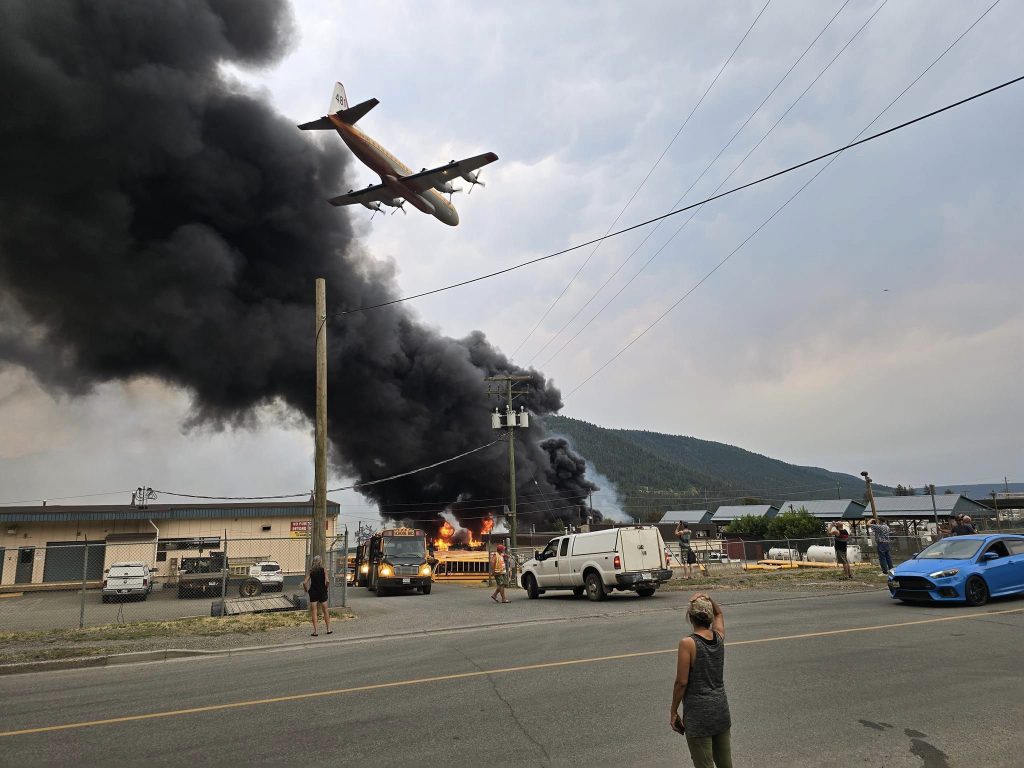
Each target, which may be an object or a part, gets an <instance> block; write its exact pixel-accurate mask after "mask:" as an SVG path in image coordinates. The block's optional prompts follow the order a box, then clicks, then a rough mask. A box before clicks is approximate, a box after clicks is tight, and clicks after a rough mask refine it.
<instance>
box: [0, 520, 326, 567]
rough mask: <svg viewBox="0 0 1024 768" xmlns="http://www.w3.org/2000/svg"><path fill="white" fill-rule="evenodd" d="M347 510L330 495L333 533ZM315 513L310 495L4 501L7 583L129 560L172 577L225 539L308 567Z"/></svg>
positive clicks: (1, 526) (0, 532) (243, 554)
mask: <svg viewBox="0 0 1024 768" xmlns="http://www.w3.org/2000/svg"><path fill="white" fill-rule="evenodd" d="M340 511H341V507H340V505H339V504H338V503H337V502H331V501H329V502H328V503H327V521H326V524H327V536H328V537H331V536H333V535H334V530H335V525H336V522H337V519H338V515H339V514H340ZM312 517H313V504H312V503H311V502H308V501H306V502H273V503H254V502H246V503H243V504H216V503H215V504H149V505H147V506H146V507H136V506H132V505H92V506H53V505H51V506H46V505H44V506H32V507H0V587H3V586H7V585H15V584H18V585H30V584H52V585H56V584H60V583H69V582H81V581H82V580H83V579H84V580H86V581H89V582H94V581H99V580H102V578H103V573H104V571H105V570H106V569H107V568H108V567H109V566H110V563H112V562H125V561H141V562H146V563H149V565H150V567H151V568H154V569H156V570H155V572H154V576H155V577H156V578H161V577H162V578H163V579H165V580H166V579H173V578H174V577H175V576H176V575H177V566H178V564H179V563H180V562H181V559H182V558H185V557H199V556H203V555H209V554H210V553H211V552H218V551H225V547H227V555H228V557H229V558H232V559H235V558H236V556H237V558H242V559H246V560H251V561H253V562H257V561H259V560H276V561H278V562H279V563H280V564H281V567H282V569H283V570H284V571H286V572H291V573H301V572H302V571H303V570H304V568H305V553H306V547H305V542H304V541H303V540H307V539H308V538H309V531H310V529H311V527H312ZM232 541H234V542H236V544H235V547H234V552H233V551H232V546H231V542H232ZM86 545H88V548H87V546H86Z"/></svg>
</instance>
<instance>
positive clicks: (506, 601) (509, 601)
mask: <svg viewBox="0 0 1024 768" xmlns="http://www.w3.org/2000/svg"><path fill="white" fill-rule="evenodd" d="M501 602H503V603H511V602H512V601H511V600H502V601H501Z"/></svg>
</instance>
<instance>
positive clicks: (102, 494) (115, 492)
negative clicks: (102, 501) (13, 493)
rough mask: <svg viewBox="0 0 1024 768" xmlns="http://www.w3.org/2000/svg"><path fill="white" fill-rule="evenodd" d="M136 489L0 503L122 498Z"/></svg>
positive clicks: (2, 504)
mask: <svg viewBox="0 0 1024 768" xmlns="http://www.w3.org/2000/svg"><path fill="white" fill-rule="evenodd" d="M134 490H135V489H134V488H129V489H128V490H124V491H110V492H109V493H80V494H78V495H77V496H40V497H39V498H37V499H22V500H20V501H0V506H9V505H14V504H28V503H30V502H33V501H67V500H68V499H89V498H92V497H94V496H120V495H122V494H125V493H132V491H134Z"/></svg>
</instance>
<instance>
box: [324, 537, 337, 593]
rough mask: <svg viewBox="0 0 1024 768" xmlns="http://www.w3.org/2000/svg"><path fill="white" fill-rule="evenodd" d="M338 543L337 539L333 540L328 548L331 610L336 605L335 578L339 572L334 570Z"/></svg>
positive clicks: (328, 585) (328, 581)
mask: <svg viewBox="0 0 1024 768" xmlns="http://www.w3.org/2000/svg"><path fill="white" fill-rule="evenodd" d="M335 544H337V539H335V540H334V541H332V542H331V548H330V549H328V550H327V565H326V566H324V567H325V568H326V571H325V575H326V579H325V580H326V581H327V609H328V610H330V609H331V608H333V607H334V587H335V586H336V585H335V580H336V579H337V577H338V574H336V573H335V572H334V545H335Z"/></svg>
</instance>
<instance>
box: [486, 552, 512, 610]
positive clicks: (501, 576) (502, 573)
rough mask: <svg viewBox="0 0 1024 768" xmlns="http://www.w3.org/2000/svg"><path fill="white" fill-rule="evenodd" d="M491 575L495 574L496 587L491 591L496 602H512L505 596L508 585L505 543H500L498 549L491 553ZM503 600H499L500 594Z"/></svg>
mask: <svg viewBox="0 0 1024 768" xmlns="http://www.w3.org/2000/svg"><path fill="white" fill-rule="evenodd" d="M491 575H492V576H494V583H495V585H496V586H495V588H494V592H492V593H491V600H493V601H494V602H496V603H497V602H502V603H511V602H512V601H511V600H509V599H508V598H507V597H505V588H506V587H508V563H507V561H506V560H505V545H504V544H499V545H498V546H497V551H496V552H495V553H494V554H493V555H491ZM499 595H500V596H501V600H498V596H499Z"/></svg>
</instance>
